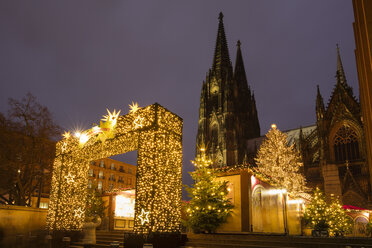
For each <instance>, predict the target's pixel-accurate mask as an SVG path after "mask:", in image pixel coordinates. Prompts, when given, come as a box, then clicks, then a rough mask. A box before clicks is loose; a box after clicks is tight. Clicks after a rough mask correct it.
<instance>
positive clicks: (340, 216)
mask: <svg viewBox="0 0 372 248" xmlns="http://www.w3.org/2000/svg"><path fill="white" fill-rule="evenodd" d="M304 220H305V222H307V223H308V224H309V226H310V227H311V228H313V229H314V230H328V231H329V234H330V235H331V236H343V235H344V234H345V233H348V232H350V231H351V227H352V222H351V219H350V218H349V217H348V216H347V214H346V211H345V210H344V209H343V208H342V205H341V203H340V201H339V199H338V198H337V197H334V196H333V195H332V196H331V203H330V204H329V203H327V201H326V198H325V195H324V194H323V193H322V191H321V190H320V189H319V188H316V189H315V190H314V193H313V197H312V199H311V202H310V204H309V205H307V207H306V210H305V213H304Z"/></svg>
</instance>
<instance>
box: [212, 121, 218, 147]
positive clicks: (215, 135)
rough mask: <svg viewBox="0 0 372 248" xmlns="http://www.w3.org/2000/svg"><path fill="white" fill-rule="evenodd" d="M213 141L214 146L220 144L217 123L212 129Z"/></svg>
mask: <svg viewBox="0 0 372 248" xmlns="http://www.w3.org/2000/svg"><path fill="white" fill-rule="evenodd" d="M211 141H212V142H211V143H212V147H213V148H215V147H217V145H218V127H217V125H213V126H212V131H211Z"/></svg>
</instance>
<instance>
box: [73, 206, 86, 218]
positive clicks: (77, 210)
mask: <svg viewBox="0 0 372 248" xmlns="http://www.w3.org/2000/svg"><path fill="white" fill-rule="evenodd" d="M74 213H75V216H76V217H78V218H81V217H82V216H83V214H84V211H83V210H81V208H78V209H75V210H74Z"/></svg>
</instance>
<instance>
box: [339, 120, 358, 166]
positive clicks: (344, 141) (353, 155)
mask: <svg viewBox="0 0 372 248" xmlns="http://www.w3.org/2000/svg"><path fill="white" fill-rule="evenodd" d="M333 149H334V155H335V161H336V162H345V161H346V160H348V161H353V160H358V159H360V153H359V142H358V135H357V134H356V132H355V131H354V130H353V129H352V128H350V127H348V126H342V127H341V128H340V129H339V130H338V131H337V133H336V135H335V137H334V139H333Z"/></svg>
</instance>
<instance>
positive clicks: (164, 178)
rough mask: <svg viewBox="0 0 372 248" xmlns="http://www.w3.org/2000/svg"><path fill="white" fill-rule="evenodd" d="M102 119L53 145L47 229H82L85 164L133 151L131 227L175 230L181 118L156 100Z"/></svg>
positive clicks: (140, 230)
mask: <svg viewBox="0 0 372 248" xmlns="http://www.w3.org/2000/svg"><path fill="white" fill-rule="evenodd" d="M106 117H107V118H105V122H101V123H100V125H99V126H95V127H93V128H92V129H89V130H87V131H85V132H83V133H81V134H80V136H79V137H78V138H76V137H72V136H71V135H69V133H66V134H65V138H64V139H63V140H61V141H59V142H58V143H57V145H56V158H55V161H54V166H53V176H52V189H51V194H50V205H49V210H48V216H47V227H48V228H49V229H51V230H79V229H81V228H82V225H83V221H84V217H85V207H86V206H85V203H86V195H87V187H88V171H89V162H90V161H92V160H97V159H101V158H106V157H110V156H113V155H117V154H122V153H126V152H130V151H134V150H137V167H138V168H137V175H136V178H137V179H136V199H135V219H134V231H135V232H136V233H149V232H150V231H151V232H179V231H180V224H181V223H180V222H181V189H182V181H181V180H182V179H181V176H182V125H183V121H182V119H181V118H180V117H178V116H177V115H175V114H173V113H171V112H170V111H168V110H167V109H165V108H164V107H162V106H161V105H159V104H157V103H155V104H153V105H150V106H147V107H145V108H140V109H137V108H132V110H131V112H130V113H129V114H127V115H122V116H118V113H117V115H116V116H115V114H112V115H111V113H110V115H109V116H106Z"/></svg>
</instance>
